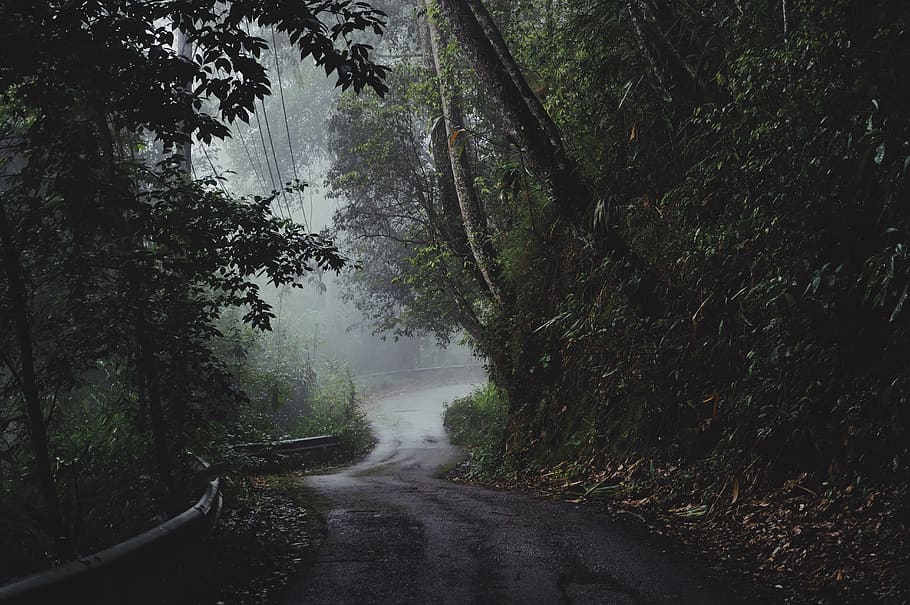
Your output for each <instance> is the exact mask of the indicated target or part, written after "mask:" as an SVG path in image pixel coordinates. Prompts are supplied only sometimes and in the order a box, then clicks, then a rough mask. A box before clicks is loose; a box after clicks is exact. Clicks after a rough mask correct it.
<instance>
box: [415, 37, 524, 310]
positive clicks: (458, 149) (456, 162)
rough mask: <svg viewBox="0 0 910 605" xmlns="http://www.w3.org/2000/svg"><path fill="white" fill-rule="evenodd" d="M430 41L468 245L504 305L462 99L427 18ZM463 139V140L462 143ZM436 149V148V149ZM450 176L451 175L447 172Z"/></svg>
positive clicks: (503, 290) (493, 294)
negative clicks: (446, 70) (449, 79)
mask: <svg viewBox="0 0 910 605" xmlns="http://www.w3.org/2000/svg"><path fill="white" fill-rule="evenodd" d="M427 27H428V29H429V42H430V49H431V54H432V58H433V66H434V71H435V74H436V79H437V83H438V87H439V100H440V105H441V107H442V113H443V119H444V122H445V126H446V135H447V139H446V141H445V142H444V144H445V146H446V153H447V156H448V158H449V161H450V164H451V177H452V183H453V184H454V188H455V194H456V197H457V199H458V206H459V208H460V210H461V219H462V223H463V224H464V231H465V234H466V235H467V241H468V246H469V248H470V249H471V252H472V254H473V256H474V260H475V262H476V264H477V268H478V269H479V270H480V273H481V275H482V276H483V281H484V284H485V285H486V288H487V290H488V291H489V293H490V296H491V297H492V298H493V300H495V301H496V302H497V303H499V304H502V303H503V302H504V301H505V299H506V298H507V295H506V287H505V285H504V284H503V279H502V273H501V271H500V270H499V266H498V265H497V264H496V251H495V250H494V249H493V242H492V237H491V234H490V230H489V227H488V225H487V219H486V215H485V213H484V211H483V207H482V205H481V203H480V198H479V197H478V195H477V190H476V189H475V187H474V174H473V170H472V167H471V161H470V158H471V151H470V142H469V136H468V135H467V134H466V132H465V129H464V123H465V120H464V116H463V114H462V112H461V106H460V102H459V100H458V99H457V97H456V95H455V93H454V92H453V91H452V90H451V89H450V87H449V85H448V83H447V82H446V78H445V75H444V74H443V73H442V65H441V61H440V48H441V46H442V40H441V37H440V34H439V30H438V29H437V28H436V25H435V24H434V23H432V22H431V21H429V20H428V21H427ZM459 139H460V142H459ZM435 151H436V149H435V148H434V152H435ZM446 176H448V175H446Z"/></svg>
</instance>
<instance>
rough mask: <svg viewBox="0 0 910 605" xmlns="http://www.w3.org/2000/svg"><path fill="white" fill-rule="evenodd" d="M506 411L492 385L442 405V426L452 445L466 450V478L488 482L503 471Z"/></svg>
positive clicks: (499, 392)
mask: <svg viewBox="0 0 910 605" xmlns="http://www.w3.org/2000/svg"><path fill="white" fill-rule="evenodd" d="M508 409H509V406H508V401H507V399H506V396H505V393H504V392H503V391H502V390H501V389H499V388H498V387H496V386H495V385H493V384H487V385H486V386H484V387H483V388H481V389H478V390H476V391H474V392H473V393H471V394H470V395H468V396H467V397H462V398H460V399H456V400H454V401H453V402H452V403H450V404H447V405H446V407H445V412H444V416H443V425H444V426H445V428H446V430H447V431H448V432H449V435H450V438H451V440H452V443H454V444H455V445H459V446H462V447H464V448H466V449H467V450H468V455H469V456H470V460H471V465H470V468H469V470H468V474H469V476H470V477H473V478H478V479H481V478H487V479H490V478H493V477H495V476H498V475H499V474H500V473H501V472H503V470H504V466H503V462H504V460H505V440H504V436H505V427H506V418H507V416H508Z"/></svg>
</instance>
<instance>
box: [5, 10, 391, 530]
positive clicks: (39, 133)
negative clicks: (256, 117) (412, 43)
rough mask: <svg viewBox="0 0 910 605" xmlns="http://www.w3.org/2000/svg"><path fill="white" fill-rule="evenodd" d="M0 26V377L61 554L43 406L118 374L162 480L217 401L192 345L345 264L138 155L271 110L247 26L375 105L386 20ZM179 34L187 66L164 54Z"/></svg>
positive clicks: (212, 188) (139, 16)
mask: <svg viewBox="0 0 910 605" xmlns="http://www.w3.org/2000/svg"><path fill="white" fill-rule="evenodd" d="M0 10H2V12H3V14H4V16H5V17H7V19H8V24H7V25H8V26H7V27H6V28H4V30H3V32H2V34H0V46H2V47H3V48H28V49H30V52H21V53H13V54H8V55H5V57H4V60H3V62H2V63H0V110H2V118H3V119H2V140H3V142H4V148H3V150H2V157H0V162H2V163H3V165H4V184H3V186H2V192H0V194H2V203H3V214H2V217H0V218H2V219H3V220H2V221H0V222H2V235H3V238H2V239H3V241H2V243H3V251H4V256H3V258H4V263H3V268H4V271H3V276H4V283H3V289H2V292H3V293H4V299H5V300H4V302H5V304H4V307H3V308H4V311H5V313H4V314H6V310H7V309H9V312H10V313H11V315H12V316H13V317H14V322H13V323H15V325H16V334H17V335H18V345H19V346H18V355H15V356H10V357H8V358H7V360H6V361H7V363H8V370H9V371H10V372H11V373H12V374H14V375H18V376H19V384H20V390H21V393H22V399H23V401H24V403H25V407H26V409H27V412H28V413H27V416H28V418H29V420H30V422H29V426H30V427H31V435H30V441H31V442H32V446H33V448H34V450H35V460H34V461H33V463H34V464H35V468H36V475H37V476H38V477H39V483H40V484H41V486H42V493H43V496H44V500H45V502H44V504H45V509H46V511H47V516H48V518H49V521H48V524H47V527H48V529H49V530H50V532H51V533H52V534H53V535H54V536H55V537H56V536H58V535H59V529H60V527H61V526H62V524H61V523H60V520H59V518H55V517H59V514H58V513H56V512H55V508H56V504H55V495H54V486H53V469H52V468H51V466H50V462H49V458H50V455H49V454H48V450H49V447H48V435H46V434H45V433H44V430H45V429H46V428H47V427H49V426H51V424H52V421H53V418H52V417H51V410H52V408H51V410H49V409H48V408H49V407H50V406H48V405H47V403H46V402H47V401H49V397H48V395H47V393H49V392H56V391H57V390H59V389H67V388H72V386H73V384H74V383H75V382H76V381H78V377H79V375H80V374H82V373H84V372H85V371H86V369H87V368H90V367H92V366H93V365H95V364H97V363H98V362H100V361H102V360H104V359H111V358H120V359H128V360H130V363H131V365H132V366H133V367H134V368H135V370H136V378H135V387H136V388H137V389H138V391H139V393H140V395H141V399H142V405H143V406H145V407H147V408H148V411H149V412H151V413H152V415H153V418H152V424H153V431H152V432H153V435H154V441H155V448H154V449H155V450H156V453H157V458H158V466H159V472H160V474H161V475H162V478H163V480H164V481H165V482H167V481H168V476H169V475H170V472H171V470H172V466H173V457H174V453H175V452H176V451H177V447H176V446H177V445H179V440H180V439H181V436H182V435H185V434H186V433H188V432H189V431H190V428H191V427H190V422H191V421H192V420H193V418H192V415H193V414H192V413H191V412H192V409H191V408H192V407H193V406H194V405H198V404H201V403H202V402H203V401H204V400H210V398H211V395H208V396H206V395H204V390H205V389H203V388H202V385H204V384H206V383H208V384H209V386H213V385H214V383H218V382H222V383H224V384H223V386H224V387H227V383H226V382H225V381H224V380H222V378H223V368H222V367H220V366H219V364H218V363H217V360H215V359H213V358H212V356H211V354H210V353H208V352H207V347H206V345H205V342H206V339H207V338H211V336H212V335H213V334H214V333H215V330H214V327H213V320H214V319H215V318H216V317H217V316H218V314H219V313H220V310H221V309H222V308H223V307H224V306H243V307H245V308H246V309H247V310H248V312H247V314H246V317H245V319H246V321H248V322H250V323H252V324H253V325H254V326H256V327H259V328H262V329H266V328H268V327H269V320H270V317H271V313H270V310H269V307H268V305H267V304H266V303H265V302H264V301H263V300H262V299H261V298H260V297H259V295H258V288H257V286H256V285H255V283H254V282H253V281H252V276H254V275H257V274H265V275H267V276H268V278H269V279H270V280H271V281H272V282H273V283H276V284H285V283H288V284H289V283H295V280H296V279H297V277H299V276H301V275H302V274H304V273H306V272H307V271H310V270H312V269H313V268H315V267H320V268H323V269H334V270H337V269H339V268H340V266H341V265H342V264H343V262H344V258H343V257H342V256H341V255H340V254H339V253H338V251H337V249H336V248H335V246H334V244H333V242H332V241H331V240H328V239H326V238H324V237H320V236H318V235H313V234H308V233H306V232H305V231H304V230H303V229H302V228H301V227H299V226H297V225H294V224H292V223H290V222H288V221H285V220H281V219H277V218H275V217H273V216H271V212H270V209H269V207H270V204H271V202H272V201H273V199H272V198H271V197H266V198H257V199H250V200H237V199H234V198H231V197H230V196H227V195H226V194H224V193H223V192H221V191H220V190H218V189H217V188H216V183H215V182H214V181H205V182H199V181H193V180H191V179H189V178H187V177H188V175H185V174H183V173H182V172H181V170H179V169H178V168H177V164H176V162H179V160H180V158H179V156H177V157H174V158H171V159H166V160H165V161H160V162H158V161H157V159H158V158H160V156H158V157H155V156H156V155H157V154H156V153H152V152H151V148H152V147H154V148H157V149H158V150H163V151H165V152H166V153H171V152H173V151H174V150H176V149H181V148H182V147H183V146H184V145H185V144H187V143H189V142H190V141H191V140H197V141H202V142H210V141H211V140H212V139H213V138H223V137H226V136H228V134H229V128H228V124H229V123H231V122H233V121H235V120H237V119H240V120H244V121H246V120H248V119H249V117H250V114H251V112H252V110H253V107H254V103H255V102H256V101H257V100H261V99H262V98H263V97H264V96H265V95H267V94H269V91H270V82H269V80H268V78H267V75H266V69H265V66H264V65H263V64H262V63H261V62H260V57H261V53H262V51H263V50H264V49H266V48H267V42H266V41H265V40H263V39H261V38H258V37H256V36H253V35H251V34H250V33H248V31H247V27H246V24H247V23H250V22H252V23H255V24H258V25H259V26H261V27H265V28H269V29H272V28H274V30H275V31H277V32H279V33H281V34H282V35H285V36H287V38H288V39H289V40H290V42H291V43H292V44H293V45H294V46H295V47H296V49H297V50H298V51H299V55H300V57H301V58H305V57H312V58H313V59H314V60H315V61H316V63H317V64H318V65H320V66H322V67H323V68H324V69H325V72H326V74H327V75H330V74H335V75H336V77H337V85H338V86H339V87H341V88H351V89H353V90H355V91H361V90H363V89H364V88H365V87H366V88H371V89H373V90H374V91H376V92H377V93H379V94H384V92H385V91H386V87H385V84H384V83H383V80H384V77H385V73H386V69H385V68H384V67H383V66H381V65H378V64H376V63H375V62H374V61H373V60H372V59H371V54H370V50H371V47H370V46H369V45H368V44H367V43H365V42H364V41H362V40H361V39H357V40H355V37H357V36H358V34H360V33H361V32H368V33H374V34H381V32H382V31H383V27H384V14H383V13H382V12H381V11H377V10H374V9H373V8H371V7H370V6H369V5H367V4H365V3H363V2H353V1H344V0H343V1H341V2H333V3H324V2H318V1H313V0H311V1H303V2H299V3H295V4H293V5H289V4H280V5H273V4H269V3H266V4H261V3H255V2H244V1H238V2H233V3H231V4H230V5H223V4H222V3H219V2H214V1H211V2H185V1H181V0H170V1H166V2H156V3H147V2H119V1H117V2H115V1H112V0H111V1H102V2H94V3H89V4H72V3H68V2H48V3H42V4H35V3H30V2H21V1H18V0H4V1H3V2H2V3H0ZM178 31H179V32H181V33H182V35H184V36H185V37H186V39H187V40H188V41H189V42H190V43H191V44H192V46H193V49H194V51H193V55H192V57H183V56H180V54H179V53H177V52H176V51H175V49H174V40H175V34H176V32H178ZM187 82H190V83H191V86H189V87H186V86H185V85H186V83H187ZM210 106H211V107H214V109H211V110H210V109H207V107H210ZM150 158H155V159H151V160H150V161H149V159H150ZM156 162H157V163H156ZM38 309H40V311H41V314H42V317H44V316H47V317H48V318H49V319H48V323H58V324H60V325H62V326H65V329H64V330H63V331H62V333H61V334H60V335H59V337H58V338H56V339H55V340H49V339H48V340H42V339H38V338H35V335H37V334H39V333H40V332H42V331H43V328H42V327H41V326H38V325H36V323H35V319H34V316H35V312H36V310H38ZM6 320H7V317H6V316H5V317H4V323H6ZM64 351H65V353H64ZM137 351H138V353H137ZM171 379H179V380H174V382H171ZM194 381H195V382H194ZM175 383H176V386H175V387H174V388H162V385H167V386H168V387H170V385H174V384H175ZM226 390H228V389H226ZM206 397H208V398H209V399H206ZM159 398H161V399H163V401H164V402H165V403H166V405H163V406H161V407H160V408H159V406H158V405H157V403H156V400H158V399H159ZM42 399H44V402H42ZM42 408H44V409H42ZM156 408H158V409H156ZM140 412H141V410H140ZM140 416H141V414H140ZM165 423H170V424H171V426H169V427H168V433H167V439H166V438H165ZM168 440H169V441H170V442H169V443H168V442H166V441H168Z"/></svg>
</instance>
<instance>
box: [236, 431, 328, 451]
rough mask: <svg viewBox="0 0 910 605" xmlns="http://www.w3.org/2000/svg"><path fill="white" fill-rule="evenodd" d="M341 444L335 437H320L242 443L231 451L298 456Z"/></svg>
mask: <svg viewBox="0 0 910 605" xmlns="http://www.w3.org/2000/svg"><path fill="white" fill-rule="evenodd" d="M339 443H340V440H339V439H338V437H335V436H334V435H320V436H319V437H304V438H303V439H289V440H285V441H271V442H270V441H263V442H260V443H241V444H240V445H235V446H234V447H232V448H231V449H232V450H234V451H235V452H242V453H244V454H297V453H299V452H305V451H307V450H315V449H321V448H326V447H335V446H337V445H338V444H339Z"/></svg>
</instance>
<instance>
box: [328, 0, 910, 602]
mask: <svg viewBox="0 0 910 605" xmlns="http://www.w3.org/2000/svg"><path fill="white" fill-rule="evenodd" d="M389 4H390V5H391V6H393V7H397V6H399V3H395V2H390V3H389ZM422 4H423V5H422V7H421V8H420V9H418V10H417V11H412V12H410V13H407V12H405V11H404V9H402V14H401V18H405V19H408V21H407V22H408V24H409V26H408V27H409V29H407V30H404V29H402V31H399V32H398V33H399V36H400V37H399V38H398V39H400V40H401V41H402V42H401V44H402V47H403V49H402V51H401V52H399V53H397V55H396V56H402V57H404V58H403V59H401V60H400V61H399V62H398V63H397V64H396V65H395V69H394V71H393V72H392V73H390V76H389V80H388V81H389V86H390V91H389V94H387V95H386V96H385V97H383V98H381V99H377V98H374V97H364V98H354V97H353V96H347V97H345V98H344V99H343V101H342V103H340V104H339V106H338V109H337V111H336V114H335V115H334V117H333V118H332V131H331V135H330V138H331V140H332V142H333V145H332V147H333V149H334V151H335V156H336V157H335V160H334V163H333V166H332V170H331V172H330V177H331V185H332V187H333V190H334V191H335V193H336V194H337V195H338V197H339V198H340V199H342V200H345V201H346V204H345V205H344V206H343V208H342V209H341V210H340V211H339V213H338V216H337V221H336V222H337V224H338V225H339V227H341V228H343V229H345V230H346V232H347V233H350V234H353V235H354V236H355V237H357V236H359V239H355V241H356V242H357V245H358V246H360V249H359V252H360V253H361V254H362V255H363V256H364V258H370V259H373V260H374V261H375V262H371V263H368V264H366V263H365V268H364V271H363V272H362V273H360V274H358V275H357V276H356V279H357V280H358V282H357V286H358V292H359V300H360V304H361V306H362V308H364V309H369V310H370V311H369V312H371V313H372V314H373V315H372V317H373V319H374V321H375V323H376V325H379V326H382V327H383V328H384V329H388V330H391V331H398V332H401V333H408V331H409V330H413V329H417V328H418V327H428V328H431V329H433V330H434V331H435V332H436V333H437V335H438V336H439V338H441V339H445V338H448V337H449V335H451V334H453V333H459V332H463V333H465V334H467V335H468V337H469V338H470V339H471V340H472V341H473V342H474V343H475V346H476V349H477V350H478V352H480V353H481V354H482V355H483V356H484V357H485V358H486V360H487V362H488V365H489V370H490V375H491V379H492V381H493V382H494V383H495V384H496V385H497V387H498V388H499V389H500V390H501V392H502V393H504V394H505V395H506V397H505V399H506V400H507V401H508V410H507V413H506V419H505V421H504V423H503V426H504V427H505V428H504V430H503V431H502V434H501V435H499V436H493V435H488V436H484V437H483V438H482V439H480V443H479V444H478V445H477V446H476V447H475V449H474V450H473V455H474V458H475V460H476V462H477V463H478V465H477V467H476V469H475V470H474V471H472V472H475V473H478V476H479V477H487V478H494V477H504V478H508V477H515V478H519V479H522V480H524V479H527V480H528V481H538V480H540V481H542V482H543V483H547V482H550V481H552V482H553V484H554V485H557V486H568V487H569V488H571V489H569V490H568V491H570V492H572V493H574V494H575V496H574V497H576V498H578V497H581V498H586V499H592V498H600V499H607V500H611V501H614V502H616V503H620V502H623V503H625V504H623V506H626V507H629V508H630V510H633V512H634V509H635V508H636V507H638V508H639V509H641V510H642V511H646V510H648V509H649V508H650V507H654V508H655V509H660V510H664V511H665V513H666V514H667V515H668V517H667V518H668V519H670V520H671V522H670V523H669V525H671V526H674V525H675V526H687V527H688V526H692V527H694V528H696V529H694V530H693V532H692V534H693V535H700V538H699V539H700V540H701V539H702V538H703V539H704V543H705V544H706V545H709V546H707V547H706V548H707V549H708V550H713V551H715V552H719V553H722V554H721V556H722V557H727V558H734V559H736V558H740V557H741V558H742V560H743V564H742V565H743V567H747V568H749V569H750V571H757V573H760V574H763V576H764V580H763V581H765V582H768V583H770V585H771V586H774V585H781V586H784V587H785V589H792V590H796V591H797V592H798V591H800V590H805V591H806V594H808V595H810V596H805V595H804V597H803V598H817V599H822V600H829V601H835V602H840V601H851V602H864V601H867V600H879V599H886V598H890V599H897V600H898V601H899V600H900V599H901V598H906V596H901V595H906V594H907V590H908V589H907V586H906V577H907V575H906V566H905V563H903V562H904V561H906V559H907V557H908V556H910V551H908V541H907V532H908V527H910V508H908V506H907V502H910V482H908V477H910V466H908V465H910V449H908V444H910V407H908V406H907V399H908V396H910V381H908V379H910V374H908V366H907V359H908V355H907V343H908V342H910V340H908V331H910V315H908V307H907V304H906V303H907V300H908V298H910V294H908V292H910V272H908V266H910V265H908V263H907V249H908V241H910V210H908V208H910V205H908V199H910V197H908V196H910V188H908V184H910V113H908V111H907V104H906V102H905V99H904V97H905V95H904V92H903V91H905V90H908V89H910V82H908V74H910V44H908V39H907V35H908V34H907V32H908V31H910V28H908V24H910V9H908V6H907V5H906V3H899V2H891V1H888V0H881V1H873V2H865V1H864V2H860V1H857V0H827V1H824V2H817V1H814V0H812V1H809V0H787V1H780V0H776V1H774V2H745V1H739V0H729V1H720V2H710V3H695V4H692V3H675V2H667V1H665V0H634V1H628V2H627V1H616V2H613V1H606V2H605V1H600V2H593V1H592V2H575V1H555V2H552V1H542V0H521V1H517V2H497V1H492V0H491V1H480V0H466V1H464V2H457V1H455V0H435V1H434V0H430V1H427V2H424V3H422ZM392 22H393V23H395V22H396V21H395V20H394V19H393V20H392ZM405 48H406V49H407V52H406V51H405V50H404V49H405ZM405 191H406V192H413V193H411V194H409V195H402V193H401V192H405ZM376 234H384V235H385V239H384V241H381V240H382V238H381V237H377V236H376ZM486 405H487V404H486V402H484V401H476V402H475V403H474V404H472V405H470V406H468V405H467V404H462V403H459V404H456V405H453V407H452V408H451V410H450V418H452V420H453V421H454V422H455V424H454V425H453V428H454V429H455V431H456V432H455V433H454V435H455V438H456V439H459V438H461V437H459V433H461V434H463V435H464V436H465V437H469V438H472V439H473V438H479V437H478V436H477V435H473V436H472V435H471V432H472V430H473V429H468V428H466V427H465V426H464V425H459V424H458V421H457V419H456V416H458V415H460V416H461V417H462V418H465V419H471V421H473V422H478V423H480V430H481V431H482V430H483V427H494V426H495V425H493V424H492V423H489V422H488V415H487V412H486V411H485V410H486ZM491 430H496V429H495V428H494V429H491ZM498 443H501V444H502V451H501V452H500V451H499V450H498V449H497V448H496V446H495V444H498ZM491 460H492V461H498V462H501V464H500V466H501V468H500V470H499V471H498V472H497V471H496V469H495V468H494V467H495V464H496V462H494V463H493V464H490V461H491ZM671 511H672V512H671ZM638 514H644V513H643V512H641V513H638ZM655 514H656V513H655ZM662 514H663V513H662ZM727 542H729V543H730V544H731V545H733V546H731V547H730V549H729V550H725V549H723V548H720V547H718V545H720V544H723V543H727ZM816 547H818V548H819V549H821V550H822V552H823V554H821V555H819V554H818V553H817V552H816V550H815V548H816ZM797 587H804V588H797ZM895 595H898V596H895Z"/></svg>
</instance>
